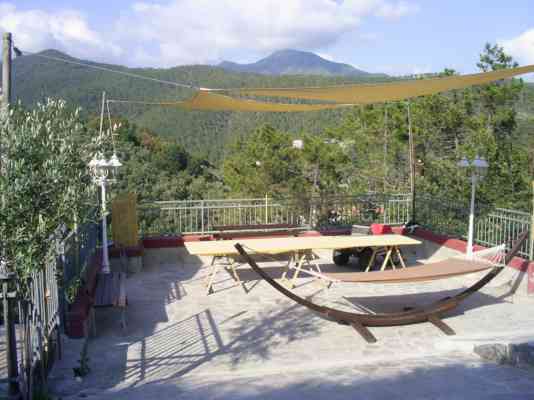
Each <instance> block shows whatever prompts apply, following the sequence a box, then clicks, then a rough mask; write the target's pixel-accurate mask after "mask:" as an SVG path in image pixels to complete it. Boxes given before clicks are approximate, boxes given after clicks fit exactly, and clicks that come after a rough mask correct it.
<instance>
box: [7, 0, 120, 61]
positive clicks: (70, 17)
mask: <svg viewBox="0 0 534 400" xmlns="http://www.w3.org/2000/svg"><path fill="white" fill-rule="evenodd" d="M1 31H4V32H5V31H8V32H12V33H13V36H14V40H15V45H16V46H17V47H20V48H21V49H23V50H25V51H30V52H33V51H40V50H44V49H49V48H54V49H58V50H63V51H66V52H68V53H69V54H71V55H74V56H80V57H86V58H96V59H110V58H116V57H118V56H120V55H121V48H120V47H119V46H118V45H116V44H112V43H109V42H107V41H106V40H105V38H104V37H103V36H102V35H100V34H99V33H98V32H96V31H94V30H92V29H91V28H90V27H89V24H88V22H87V20H86V19H85V17H84V16H83V15H82V14H81V13H79V12H77V11H75V10H60V11H58V12H55V13H49V12H45V11H42V10H38V9H31V10H20V9H18V8H17V7H16V6H15V5H14V4H11V3H0V32H1Z"/></svg>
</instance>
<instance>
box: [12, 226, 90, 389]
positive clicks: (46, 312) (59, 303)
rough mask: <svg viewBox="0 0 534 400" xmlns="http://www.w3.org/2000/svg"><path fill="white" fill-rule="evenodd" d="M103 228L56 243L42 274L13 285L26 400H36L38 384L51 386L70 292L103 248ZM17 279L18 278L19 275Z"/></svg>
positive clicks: (74, 233) (14, 281)
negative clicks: (98, 248) (50, 373)
mask: <svg viewBox="0 0 534 400" xmlns="http://www.w3.org/2000/svg"><path fill="white" fill-rule="evenodd" d="M98 227H99V224H98V223H96V222H90V223H87V224H85V225H83V226H82V227H80V228H79V229H77V230H75V231H72V232H70V233H68V234H67V236H66V237H65V238H63V239H51V240H50V246H49V251H48V254H47V257H46V258H45V260H44V262H43V265H42V268H41V269H40V270H38V271H35V272H33V273H31V274H30V276H29V277H28V278H27V279H26V280H24V281H22V280H20V279H16V277H15V276H13V279H12V280H11V282H10V287H11V290H13V293H16V294H17V295H16V296H14V297H13V300H12V304H11V305H10V307H12V309H16V310H17V312H18V318H17V319H18V324H17V327H16V330H17V332H19V334H18V335H17V336H18V338H17V339H18V344H17V345H16V348H17V353H18V354H17V359H18V365H17V370H18V382H19V384H20V389H21V391H22V393H23V394H24V395H25V398H32V397H31V396H32V393H34V392H33V391H34V390H35V388H36V384H38V385H45V384H46V376H47V373H48V371H49V368H50V366H51V365H52V363H53V360H54V356H55V352H56V350H59V346H60V340H59V335H60V333H61V328H62V326H64V324H63V321H64V320H65V315H66V311H67V304H68V299H67V296H66V294H67V288H68V287H69V285H71V284H72V283H73V282H75V281H77V280H78V278H82V279H83V275H84V271H85V267H86V266H87V265H88V262H89V259H90V258H91V256H92V255H93V253H94V251H95V249H96V246H97V244H98V243H97V242H98V241H97V237H98ZM13 275H14V274H13Z"/></svg>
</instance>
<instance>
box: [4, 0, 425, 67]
mask: <svg viewBox="0 0 534 400" xmlns="http://www.w3.org/2000/svg"><path fill="white" fill-rule="evenodd" d="M417 10H418V7H417V6H416V5H415V4H413V3H409V2H408V1H405V0H402V1H399V0H253V1H251V0H217V1H213V0H163V1H160V2H158V3H155V2H149V1H142V0H141V1H138V2H136V3H133V4H132V5H131V6H130V7H129V8H128V7H126V8H124V9H123V11H122V12H121V14H120V15H117V16H116V18H115V19H114V21H113V22H112V23H111V24H108V25H107V27H106V28H105V32H102V33H100V32H98V31H97V30H96V29H95V28H94V26H91V24H90V22H89V20H88V19H87V18H86V16H84V15H83V14H82V13H81V12H80V11H77V10H73V9H57V10H55V11H54V12H50V11H43V10H39V9H21V8H20V7H17V6H16V5H15V4H13V3H3V2H0V31H10V32H13V34H14V37H15V42H16V45H17V46H19V47H20V48H21V49H23V50H27V51H39V50H44V49H47V48H55V49H58V50H63V51H65V52H67V53H69V54H71V55H73V56H76V57H80V58H90V59H95V60H99V61H107V62H120V63H123V64H127V65H130V66H132V65H135V66H175V65H180V64H195V63H202V64H204V63H215V62H219V61H221V60H222V59H234V60H236V61H241V60H240V57H242V55H243V54H247V55H248V58H249V60H250V58H252V57H254V58H257V57H260V56H265V55H267V54H268V53H270V52H272V51H274V50H280V49H284V48H296V49H303V50H311V51H319V52H320V51H324V50H326V51H327V52H328V48H329V47H331V46H333V45H334V44H335V43H336V42H337V41H338V40H339V39H340V38H341V37H342V36H343V35H344V34H346V33H349V32H358V29H359V28H360V26H361V23H362V21H363V20H365V19H367V18H378V19H383V20H394V19H398V18H401V17H403V16H405V15H408V14H410V13H413V12H416V11H417ZM375 39H376V37H375V36H373V35H370V34H367V36H366V35H365V34H363V33H362V40H368V41H369V40H370V41H373V40H375Z"/></svg>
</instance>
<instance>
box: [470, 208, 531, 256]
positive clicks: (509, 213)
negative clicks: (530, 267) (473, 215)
mask: <svg viewBox="0 0 534 400" xmlns="http://www.w3.org/2000/svg"><path fill="white" fill-rule="evenodd" d="M531 224H532V217H531V215H530V213H527V212H523V211H515V210H508V209H504V208H496V209H495V210H492V211H491V212H489V213H488V214H486V215H484V216H482V217H481V218H479V219H478V220H477V222H476V223H475V242H476V243H478V244H481V245H483V246H487V247H493V246H497V245H499V244H502V243H509V242H510V241H512V240H516V239H517V238H518V237H519V236H520V235H521V234H522V233H523V232H525V231H527V230H530V229H531ZM532 244H533V243H532V240H531V239H530V240H526V241H525V242H524V243H523V245H522V246H521V249H520V251H519V255H520V256H522V257H524V258H526V259H529V260H532V259H533V254H532V251H533V247H532Z"/></svg>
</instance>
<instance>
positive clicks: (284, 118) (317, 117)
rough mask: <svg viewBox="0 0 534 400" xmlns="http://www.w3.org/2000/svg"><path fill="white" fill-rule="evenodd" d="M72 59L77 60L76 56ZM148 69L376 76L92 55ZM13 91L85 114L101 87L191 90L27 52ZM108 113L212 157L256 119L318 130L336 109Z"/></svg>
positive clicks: (201, 75)
mask: <svg viewBox="0 0 534 400" xmlns="http://www.w3.org/2000/svg"><path fill="white" fill-rule="evenodd" d="M40 54H43V55H46V56H51V57H57V58H65V59H69V60H76V59H74V58H71V57H69V56H68V55H65V54H62V53H60V52H57V51H54V50H48V51H45V52H43V53H40ZM76 61H78V60H76ZM92 64H93V65H98V66H103V67H109V68H113V69H118V70H121V71H127V72H133V73H136V74H141V75H144V76H147V77H153V78H158V79H162V80H167V81H174V82H182V83H186V84H193V85H195V86H201V87H211V88H217V87H221V88H231V87H244V86H248V87H263V86H266V87H268V86H281V87H282V86H309V85H326V84H340V83H344V82H363V81H376V80H377V79H379V78H376V77H358V78H354V77H353V78H349V77H340V76H331V77H323V76H318V75H314V76H298V75H291V76H279V77H278V76H266V75H255V74H248V73H234V72H228V71H225V70H223V69H220V68H216V67H209V66H200V65H198V66H183V67H176V68H169V69H154V68H142V69H139V68H126V67H120V66H114V65H104V64H97V63H92ZM13 72H14V84H13V86H14V94H15V98H17V99H20V100H21V101H22V102H23V104H25V105H28V106H31V105H32V104H35V103H36V102H37V101H40V100H43V99H44V98H46V97H58V98H63V99H66V100H67V101H69V103H71V104H76V105H79V106H81V107H82V109H83V110H84V111H85V112H86V113H88V114H97V113H98V112H99V107H100V106H99V103H100V99H101V95H102V91H104V90H105V91H106V93H107V95H108V98H112V99H128V100H143V101H160V100H181V99H185V98H187V97H189V96H190V95H191V94H192V93H193V91H192V90H189V89H183V88H177V87H173V86H170V85H165V84H160V83H155V82H150V81H144V80H139V79H135V78H131V77H128V76H124V75H118V74H113V73H109V72H105V71H98V70H94V69H89V68H87V67H83V66H79V65H72V64H67V63H63V62H59V61H55V60H51V59H46V58H42V57H38V56H36V55H25V56H22V57H18V58H16V59H15V60H14V66H13ZM381 79H382V80H383V79H384V78H383V77H382V78H381ZM111 112H112V114H113V115H120V116H123V117H126V118H128V119H130V120H131V121H132V122H135V123H137V124H138V125H140V126H144V127H147V128H149V129H150V130H152V131H153V132H156V133H157V134H158V135H161V136H164V137H169V138H171V137H172V138H176V139H177V140H178V142H179V143H180V144H182V145H183V146H185V147H186V148H187V149H188V150H189V151H190V152H193V153H197V154H201V155H204V156H206V157H208V158H209V159H210V160H213V161H217V160H219V159H221V157H222V155H223V154H222V149H223V148H224V147H225V145H226V144H227V143H229V141H231V140H232V138H234V137H236V136H243V135H246V134H248V133H250V132H252V131H253V130H254V129H255V128H256V127H257V126H258V125H262V124H269V125H271V126H273V127H276V128H278V129H281V130H284V131H291V132H295V133H299V132H301V131H307V132H320V131H321V130H322V129H324V128H325V127H327V126H329V125H331V124H334V123H335V121H337V120H339V119H340V118H341V117H342V115H343V112H342V111H324V112H316V113H298V114H292V115H287V114H280V113H276V114H259V113H227V112H218V113H213V112H199V111H193V112H191V111H184V110H180V109H176V108H172V107H161V106H146V105H123V104H121V105H117V104H114V105H113V106H112V110H111Z"/></svg>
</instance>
